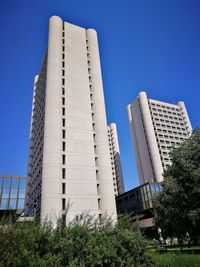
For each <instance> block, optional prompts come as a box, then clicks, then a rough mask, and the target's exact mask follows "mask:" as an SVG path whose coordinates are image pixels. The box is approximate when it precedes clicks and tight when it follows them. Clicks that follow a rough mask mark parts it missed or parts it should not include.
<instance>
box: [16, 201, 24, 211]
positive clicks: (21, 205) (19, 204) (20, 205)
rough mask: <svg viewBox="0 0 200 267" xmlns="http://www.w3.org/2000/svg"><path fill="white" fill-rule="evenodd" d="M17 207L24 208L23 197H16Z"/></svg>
mask: <svg viewBox="0 0 200 267" xmlns="http://www.w3.org/2000/svg"><path fill="white" fill-rule="evenodd" d="M17 208H18V209H24V198H23V199H18V204H17Z"/></svg>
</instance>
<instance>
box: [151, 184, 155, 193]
mask: <svg viewBox="0 0 200 267" xmlns="http://www.w3.org/2000/svg"><path fill="white" fill-rule="evenodd" d="M150 187H151V192H154V191H155V188H154V184H150Z"/></svg>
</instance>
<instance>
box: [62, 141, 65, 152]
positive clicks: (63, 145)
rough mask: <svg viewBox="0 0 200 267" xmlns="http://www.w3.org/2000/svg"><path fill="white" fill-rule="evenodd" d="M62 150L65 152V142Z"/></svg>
mask: <svg viewBox="0 0 200 267" xmlns="http://www.w3.org/2000/svg"><path fill="white" fill-rule="evenodd" d="M62 150H63V151H65V142H62Z"/></svg>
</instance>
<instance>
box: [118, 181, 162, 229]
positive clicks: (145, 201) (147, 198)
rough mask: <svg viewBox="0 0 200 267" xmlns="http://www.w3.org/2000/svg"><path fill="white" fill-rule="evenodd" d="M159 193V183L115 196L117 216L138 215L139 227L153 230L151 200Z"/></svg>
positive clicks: (144, 185) (148, 184) (146, 184)
mask: <svg viewBox="0 0 200 267" xmlns="http://www.w3.org/2000/svg"><path fill="white" fill-rule="evenodd" d="M160 191H161V184H160V183H145V184H143V185H141V186H138V187H136V188H134V189H131V190H129V191H127V192H125V193H123V194H121V195H119V196H117V197H116V205H117V213H118V215H119V214H129V215H133V216H134V215H138V216H139V226H140V227H141V228H146V229H148V228H149V229H152V228H154V224H153V217H154V214H153V205H152V199H153V196H154V195H155V194H156V193H159V192H160Z"/></svg>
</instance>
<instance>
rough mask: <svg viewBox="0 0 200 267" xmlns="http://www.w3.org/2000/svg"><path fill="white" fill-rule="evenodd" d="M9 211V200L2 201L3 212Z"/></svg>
mask: <svg viewBox="0 0 200 267" xmlns="http://www.w3.org/2000/svg"><path fill="white" fill-rule="evenodd" d="M7 209H8V199H3V198H2V199H1V210H7Z"/></svg>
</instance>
